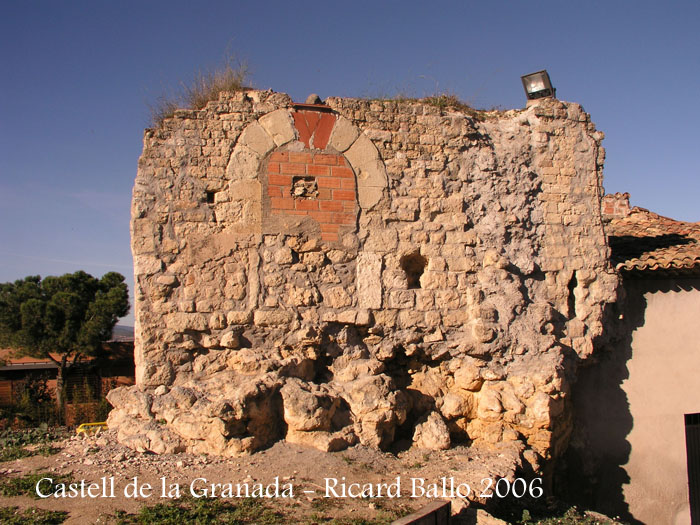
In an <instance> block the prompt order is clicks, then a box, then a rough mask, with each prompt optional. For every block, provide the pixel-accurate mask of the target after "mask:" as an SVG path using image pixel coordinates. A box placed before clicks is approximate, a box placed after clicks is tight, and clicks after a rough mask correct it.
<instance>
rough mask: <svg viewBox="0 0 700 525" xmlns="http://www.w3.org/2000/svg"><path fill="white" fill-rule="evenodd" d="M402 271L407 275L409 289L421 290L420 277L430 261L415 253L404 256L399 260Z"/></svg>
mask: <svg viewBox="0 0 700 525" xmlns="http://www.w3.org/2000/svg"><path fill="white" fill-rule="evenodd" d="M399 264H400V265H401V269H402V270H403V271H404V273H405V274H406V282H407V283H408V287H409V288H420V277H421V275H423V272H424V271H425V267H426V266H427V264H428V261H427V259H426V258H425V257H423V256H422V255H421V254H420V253H418V252H414V253H410V254H408V255H404V256H403V257H401V259H400V260H399Z"/></svg>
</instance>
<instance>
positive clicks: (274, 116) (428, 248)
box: [109, 91, 617, 465]
mask: <svg viewBox="0 0 700 525" xmlns="http://www.w3.org/2000/svg"><path fill="white" fill-rule="evenodd" d="M326 104H327V105H320V104H319V105H307V104H296V105H295V104H293V103H292V101H291V100H290V99H289V97H288V96H286V95H283V94H278V93H273V92H270V91H264V92H260V91H249V92H244V93H238V94H222V96H221V97H220V98H219V100H218V101H214V102H211V103H209V104H208V106H207V107H206V108H204V109H203V110H199V111H178V112H177V114H176V115H175V116H174V117H173V118H171V119H167V120H166V121H165V122H164V124H163V126H162V127H161V128H159V129H154V130H147V131H146V134H145V137H144V151H143V155H142V156H141V159H140V160H139V170H138V175H137V178H136V183H135V186H134V193H133V205H132V223H131V227H132V249H133V254H134V261H135V273H136V304H135V312H136V366H137V385H136V386H133V387H130V388H122V389H118V390H114V391H112V392H111V393H110V396H109V400H110V402H111V403H112V404H113V405H114V406H115V409H114V410H113V411H112V413H111V414H110V418H109V424H110V427H112V426H114V427H117V428H118V429H119V439H120V440H121V441H122V442H124V443H125V444H128V445H129V446H132V447H133V448H136V449H139V450H151V451H153V452H157V453H165V452H174V451H179V450H187V451H191V452H203V453H213V454H223V455H237V454H240V453H246V452H251V451H254V450H257V449H259V448H262V447H266V446H269V445H270V444H272V443H274V442H275V441H277V440H281V439H285V440H287V441H290V442H295V443H302V444H308V445H311V446H315V447H317V448H320V449H322V450H340V449H342V448H345V447H347V446H349V445H352V444H355V443H358V442H359V443H362V444H365V445H369V446H373V447H380V448H388V447H390V446H391V445H392V443H394V442H395V441H397V440H400V439H408V440H412V441H413V443H414V444H415V445H416V446H419V447H425V448H429V449H441V448H447V447H449V446H451V445H452V444H455V443H477V444H486V445H488V444H496V443H501V442H512V443H513V444H515V445H517V446H519V447H520V450H521V451H522V453H523V455H524V457H526V459H528V460H530V462H531V463H533V464H535V465H537V464H539V462H540V461H541V460H542V459H548V458H550V457H552V456H556V455H558V454H559V452H560V451H561V448H562V447H563V446H564V445H565V444H566V442H567V439H568V435H569V432H570V430H571V417H570V410H568V405H567V403H568V396H569V384H570V381H571V380H572V375H571V374H572V371H573V370H575V364H576V363H577V361H579V360H582V359H586V358H587V357H588V356H589V355H590V354H591V352H592V351H593V346H594V341H595V338H596V337H598V336H600V335H601V332H602V324H601V321H602V316H603V308H604V306H605V304H606V303H608V302H611V301H613V300H614V299H615V290H616V287H617V277H616V276H615V275H614V274H613V273H612V270H611V268H610V266H609V263H608V257H607V256H608V253H607V247H606V243H605V239H604V234H603V229H602V225H601V218H600V199H601V170H602V163H603V150H602V148H601V147H600V141H601V140H602V136H603V135H602V133H600V132H597V131H596V130H595V129H594V127H593V124H592V123H591V122H590V120H589V117H588V115H587V114H586V113H584V112H583V111H582V110H581V108H580V106H578V105H576V104H570V103H564V102H560V101H557V100H552V99H543V100H540V101H537V102H535V103H533V104H531V105H529V106H528V108H527V109H525V110H518V111H507V112H503V113H495V112H493V113H484V114H474V115H470V114H465V113H462V112H458V111H448V110H446V109H441V108H439V107H435V106H431V105H428V104H425V103H421V102H419V101H388V100H387V101H369V100H355V99H338V98H331V99H328V100H327V101H326Z"/></svg>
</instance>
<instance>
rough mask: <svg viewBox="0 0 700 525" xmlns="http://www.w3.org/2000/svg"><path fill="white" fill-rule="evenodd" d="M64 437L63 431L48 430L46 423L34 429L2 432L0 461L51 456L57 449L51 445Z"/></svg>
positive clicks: (56, 429) (65, 434)
mask: <svg viewBox="0 0 700 525" xmlns="http://www.w3.org/2000/svg"><path fill="white" fill-rule="evenodd" d="M66 436H67V433H66V431H65V430H64V429H62V428H49V427H48V425H46V423H42V424H41V425H39V426H38V427H36V428H29V429H22V430H3V431H2V432H0V461H11V460H13V459H18V458H23V457H27V456H33V455H35V454H41V455H44V456H46V455H50V454H53V453H55V452H56V451H57V449H56V448H54V447H52V446H51V443H52V442H53V441H55V440H57V439H63V438H65V437H66ZM32 445H35V446H34V447H32Z"/></svg>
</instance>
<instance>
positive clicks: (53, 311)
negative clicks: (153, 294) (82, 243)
mask: <svg viewBox="0 0 700 525" xmlns="http://www.w3.org/2000/svg"><path fill="white" fill-rule="evenodd" d="M128 312H129V294H128V289H127V286H126V283H125V282H124V277H123V276H122V275H120V274H118V273H116V272H109V273H106V274H105V275H104V276H102V278H101V279H96V278H95V277H92V276H91V275H89V274H87V273H85V272H83V271H79V272H75V273H72V274H65V275H62V276H60V277H46V278H44V279H41V277H39V276H30V277H25V278H24V279H23V280H18V281H15V282H14V283H3V284H0V344H2V345H5V346H9V347H12V348H15V349H16V350H17V353H18V355H24V356H31V357H36V358H41V359H51V360H52V361H54V362H55V363H56V364H57V365H58V375H57V378H56V401H57V403H58V406H59V409H63V406H64V402H65V399H64V394H63V380H64V378H65V377H66V373H67V372H68V371H69V370H70V368H71V367H72V366H74V365H75V363H77V362H78V361H80V359H81V358H84V357H96V356H98V355H99V354H100V353H101V351H102V343H103V342H104V341H106V340H107V339H109V338H110V336H111V334H112V329H113V328H114V325H115V324H116V323H117V320H118V319H119V318H120V317H123V316H125V315H126V314H127V313H128Z"/></svg>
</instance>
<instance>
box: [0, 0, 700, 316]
mask: <svg viewBox="0 0 700 525" xmlns="http://www.w3.org/2000/svg"><path fill="white" fill-rule="evenodd" d="M1 5H2V17H0V64H2V72H1V73H0V79H1V80H0V282H5V281H12V280H15V279H20V278H23V277H24V276H26V275H36V274H39V275H42V276H45V275H58V274H63V273H66V272H73V271H76V270H79V269H83V270H85V271H87V272H89V273H91V274H93V275H96V276H99V275H102V274H103V273H105V272H107V271H110V270H114V271H118V272H120V273H122V274H124V275H125V276H126V277H127V280H128V282H129V284H130V287H131V286H132V284H133V277H132V275H131V272H132V265H131V253H130V249H129V203H130V198H131V187H132V184H133V180H134V177H135V175H136V163H137V159H138V156H139V154H140V151H141V138H142V134H143V129H144V128H145V127H146V126H147V125H148V122H149V106H148V104H149V103H152V102H153V101H155V100H156V99H157V97H158V96H160V95H161V94H163V93H164V92H167V91H169V90H170V91H172V90H173V89H176V88H177V87H178V85H179V84H180V83H181V82H183V81H184V82H187V81H188V80H189V79H191V78H192V76H193V74H194V73H196V72H197V71H198V70H205V69H208V68H209V69H210V68H214V67H216V66H217V64H220V63H222V62H223V61H224V60H225V58H226V57H227V56H230V55H235V56H237V57H238V58H240V59H241V60H244V61H246V62H247V63H248V64H249V67H250V71H251V80H252V83H253V84H254V86H255V87H258V88H262V89H265V88H272V89H274V90H275V91H282V92H286V93H289V94H290V95H291V96H292V98H293V99H295V100H298V101H303V100H304V99H305V98H306V96H307V95H308V94H309V93H312V92H313V93H318V94H319V95H320V96H321V97H322V98H325V97H328V96H349V97H353V96H358V97H362V96H370V97H376V96H386V95H392V94H395V93H397V92H400V93H403V94H406V95H410V96H425V95H430V94H432V93H435V92H438V91H439V92H442V91H449V92H452V93H454V94H456V95H457V96H459V97H460V98H461V99H463V100H465V101H467V102H470V103H471V104H473V105H474V106H476V107H480V108H491V107H501V108H505V109H507V108H521V107H523V106H524V105H525V98H524V94H523V92H522V86H521V83H520V75H523V74H526V73H530V72H533V71H537V70H540V69H545V68H546V69H547V70H548V71H549V73H550V75H551V78H552V81H553V84H554V85H555V87H556V88H557V95H558V97H559V98H560V99H562V100H567V101H574V102H578V103H580V104H582V105H583V107H584V109H585V110H586V111H587V112H589V113H590V114H591V116H592V119H593V121H594V122H595V124H596V126H597V127H598V129H600V130H602V131H604V132H605V134H606V139H605V141H604V143H603V145H604V146H605V148H606V151H607V160H606V165H605V171H604V174H605V180H604V185H605V189H606V190H607V191H608V192H615V191H628V192H630V193H631V195H632V199H631V200H632V204H633V205H638V206H642V207H645V208H649V209H651V210H653V211H656V212H657V213H660V214H662V215H666V216H670V217H674V218H677V219H682V220H689V221H698V220H700V211H699V210H698V206H697V201H698V196H700V160H698V159H699V157H698V154H697V149H698V144H699V143H700V141H699V140H698V139H699V138H700V137H699V133H698V131H697V130H698V124H699V123H700V103H699V101H698V97H700V31H698V27H699V26H700V2H697V1H685V2H673V1H670V2H663V3H662V2H658V1H654V2H651V1H615V0H608V1H605V2H594V1H576V2H567V1H565V0H558V1H551V2H548V1H537V0H532V1H528V2H525V1H497V0H492V1H488V2H486V1H483V0H482V1H471V2H469V1H461V2H442V1H439V0H437V1H433V2H426V1H424V0H423V1H420V2H418V1H416V2H414V1H409V0H404V1H394V0H374V1H373V2H364V1H354V2H332V1H329V2H305V1H295V2H279V1H276V0H275V1H272V0H271V1H268V2H237V1H233V0H230V1H228V2H206V1H201V2H190V1H167V2H162V1H149V2H146V1H140V2H133V1H119V2H117V1H112V2H108V1H98V0H92V1H90V2H55V1H31V0H27V1H19V0H17V1H7V0H2V1H1ZM132 322H133V317H132V316H131V315H130V316H129V317H128V318H126V319H125V320H124V323H125V324H132Z"/></svg>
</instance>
